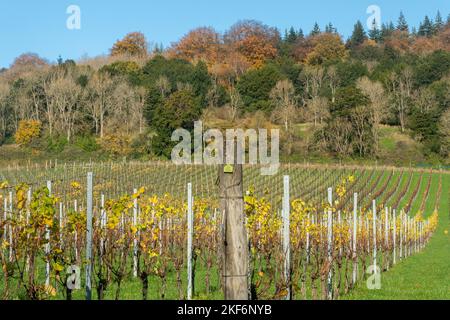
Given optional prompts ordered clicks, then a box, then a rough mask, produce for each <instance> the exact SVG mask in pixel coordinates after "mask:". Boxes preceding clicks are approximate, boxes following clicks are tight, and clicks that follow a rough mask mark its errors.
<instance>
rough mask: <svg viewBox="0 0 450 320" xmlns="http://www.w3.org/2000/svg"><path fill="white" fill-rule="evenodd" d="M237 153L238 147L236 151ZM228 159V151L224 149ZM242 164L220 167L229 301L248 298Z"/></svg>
mask: <svg viewBox="0 0 450 320" xmlns="http://www.w3.org/2000/svg"><path fill="white" fill-rule="evenodd" d="M233 152H234V153H235V150H233ZM224 159H226V150H225V148H224ZM242 170H243V168H242V164H239V165H238V164H237V157H236V156H235V157H234V164H222V165H220V166H219V180H218V181H219V197H220V209H221V211H222V212H223V213H224V220H225V221H223V223H224V234H223V239H222V240H223V261H222V263H223V272H222V276H223V284H224V298H225V300H248V298H249V281H248V261H249V260H248V255H249V252H248V251H249V250H248V240H247V230H246V226H245V214H244V198H243V188H244V186H243V181H242V174H243V172H242Z"/></svg>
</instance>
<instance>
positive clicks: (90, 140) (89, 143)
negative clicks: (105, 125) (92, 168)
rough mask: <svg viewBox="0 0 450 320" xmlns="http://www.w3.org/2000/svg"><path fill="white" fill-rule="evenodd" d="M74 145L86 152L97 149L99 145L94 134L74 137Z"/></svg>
mask: <svg viewBox="0 0 450 320" xmlns="http://www.w3.org/2000/svg"><path fill="white" fill-rule="evenodd" d="M75 145H76V146H77V147H79V148H80V149H82V150H83V151H86V152H94V151H97V150H98V149H99V147H100V146H99V145H98V144H97V141H96V139H95V137H94V136H92V135H83V136H77V137H75Z"/></svg>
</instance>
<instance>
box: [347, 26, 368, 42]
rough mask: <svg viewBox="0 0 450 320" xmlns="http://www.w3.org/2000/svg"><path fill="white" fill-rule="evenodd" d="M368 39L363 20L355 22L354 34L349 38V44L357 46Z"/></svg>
mask: <svg viewBox="0 0 450 320" xmlns="http://www.w3.org/2000/svg"><path fill="white" fill-rule="evenodd" d="M366 39H367V35H366V31H364V27H363V25H362V23H361V21H359V20H358V22H357V23H356V24H355V27H354V29H353V33H352V36H351V38H350V40H349V45H350V47H357V46H359V45H360V44H362V43H363V42H364V41H365V40H366Z"/></svg>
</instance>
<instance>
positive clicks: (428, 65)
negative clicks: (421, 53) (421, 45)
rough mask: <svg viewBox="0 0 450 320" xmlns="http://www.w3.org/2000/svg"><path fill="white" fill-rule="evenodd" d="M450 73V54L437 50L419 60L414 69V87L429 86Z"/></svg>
mask: <svg viewBox="0 0 450 320" xmlns="http://www.w3.org/2000/svg"><path fill="white" fill-rule="evenodd" d="M449 72H450V52H447V51H443V50H439V51H436V52H433V53H432V54H430V55H429V56H426V57H424V58H421V59H420V60H419V63H418V65H417V67H416V68H415V79H416V86H424V85H429V84H431V83H433V82H435V81H437V80H439V79H441V78H442V77H443V76H444V75H446V74H448V73H449Z"/></svg>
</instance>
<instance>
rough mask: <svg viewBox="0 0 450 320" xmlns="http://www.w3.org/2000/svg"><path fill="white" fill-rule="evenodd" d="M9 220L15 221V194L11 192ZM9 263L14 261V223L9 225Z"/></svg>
mask: <svg viewBox="0 0 450 320" xmlns="http://www.w3.org/2000/svg"><path fill="white" fill-rule="evenodd" d="M9 219H10V220H11V221H12V219H13V193H12V191H10V192H9ZM8 251H9V262H12V261H13V229H12V223H9V249H8Z"/></svg>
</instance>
